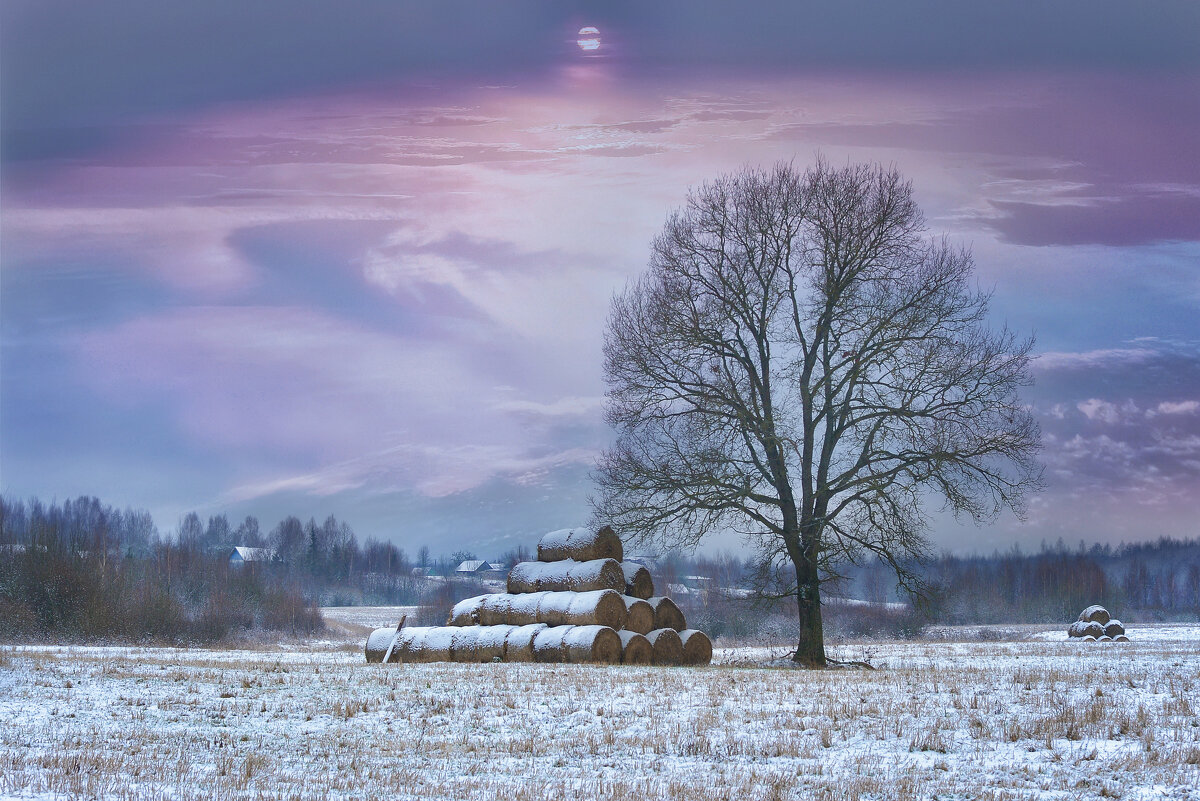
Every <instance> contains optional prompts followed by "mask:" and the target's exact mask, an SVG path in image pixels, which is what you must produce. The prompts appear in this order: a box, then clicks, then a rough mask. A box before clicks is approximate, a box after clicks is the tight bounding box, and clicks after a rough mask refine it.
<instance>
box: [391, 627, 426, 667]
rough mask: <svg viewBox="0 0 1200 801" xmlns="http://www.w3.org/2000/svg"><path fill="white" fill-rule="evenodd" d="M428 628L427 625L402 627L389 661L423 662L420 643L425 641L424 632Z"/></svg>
mask: <svg viewBox="0 0 1200 801" xmlns="http://www.w3.org/2000/svg"><path fill="white" fill-rule="evenodd" d="M430 628H431V627H429V626H414V627H413V628H408V629H403V630H402V631H401V632H400V639H398V640H396V647H395V648H394V649H393V650H392V660H391V661H393V662H423V661H424V660H423V659H422V658H421V657H422V650H421V645H422V643H423V642H424V641H425V633H426V632H427V631H429V629H430Z"/></svg>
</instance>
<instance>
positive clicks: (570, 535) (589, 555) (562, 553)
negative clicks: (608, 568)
mask: <svg viewBox="0 0 1200 801" xmlns="http://www.w3.org/2000/svg"><path fill="white" fill-rule="evenodd" d="M537 558H538V561H539V562H558V561H561V560H563V559H573V560H575V561H576V562H590V561H592V560H593V559H615V560H617V562H620V561H621V560H622V559H624V558H625V550H624V548H623V547H622V545H621V538H620V537H618V536H617V533H616V532H615V531H613V530H612V527H611V526H602V527H601V528H599V529H588V528H564V529H561V530H559V531H551V532H550V533H549V534H546V535H545V536H544V537H542V539H541V541H540V542H538V546H537Z"/></svg>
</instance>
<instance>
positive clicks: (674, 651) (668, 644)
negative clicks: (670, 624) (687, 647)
mask: <svg viewBox="0 0 1200 801" xmlns="http://www.w3.org/2000/svg"><path fill="white" fill-rule="evenodd" d="M646 639H647V640H649V641H650V646H651V648H652V649H653V655H652V656H651V658H650V664H652V665H680V664H683V642H682V641H681V640H680V639H679V632H677V631H675V629H671V628H662V629H655V630H654V631H652V632H650V633H649V634H647V635H646Z"/></svg>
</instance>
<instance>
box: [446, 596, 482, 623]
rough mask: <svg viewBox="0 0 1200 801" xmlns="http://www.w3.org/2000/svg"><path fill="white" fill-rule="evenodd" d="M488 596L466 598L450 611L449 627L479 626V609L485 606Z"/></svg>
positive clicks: (447, 621)
mask: <svg viewBox="0 0 1200 801" xmlns="http://www.w3.org/2000/svg"><path fill="white" fill-rule="evenodd" d="M487 597H488V596H486V595H476V596H475V597H474V598H464V599H463V600H461V601H459V602H458V603H456V604H455V605H454V608H453V609H451V610H450V617H449V618H448V619H447V620H446V625H447V626H478V625H479V623H480V620H479V608H480V607H481V606H483V603H484V599H485V598H487Z"/></svg>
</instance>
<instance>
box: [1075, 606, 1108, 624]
mask: <svg viewBox="0 0 1200 801" xmlns="http://www.w3.org/2000/svg"><path fill="white" fill-rule="evenodd" d="M1079 619H1080V620H1082V621H1083V622H1084V623H1099V624H1100V625H1101V626H1103V625H1104V624H1105V623H1107V622H1108V621H1110V620H1112V616H1111V615H1109V614H1108V610H1107V609H1105V608H1104V607H1103V606H1100V605H1098V604H1097V605H1095V606H1089V607H1088V608H1087V609H1084V610H1083V611H1082V612H1080V613H1079Z"/></svg>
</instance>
